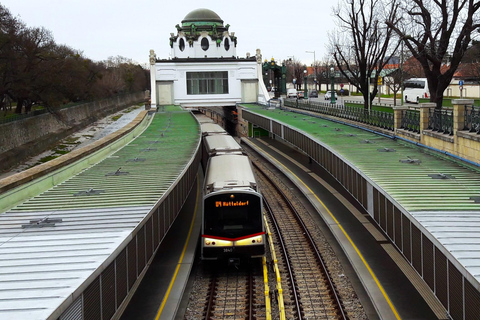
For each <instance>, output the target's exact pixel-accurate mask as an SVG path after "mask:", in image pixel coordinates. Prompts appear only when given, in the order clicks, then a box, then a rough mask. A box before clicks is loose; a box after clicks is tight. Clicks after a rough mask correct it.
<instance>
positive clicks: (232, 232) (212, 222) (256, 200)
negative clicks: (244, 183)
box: [203, 193, 263, 238]
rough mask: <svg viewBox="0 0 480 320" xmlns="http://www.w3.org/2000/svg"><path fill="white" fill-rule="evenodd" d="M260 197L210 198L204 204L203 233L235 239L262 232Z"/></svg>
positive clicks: (218, 196) (231, 196)
mask: <svg viewBox="0 0 480 320" xmlns="http://www.w3.org/2000/svg"><path fill="white" fill-rule="evenodd" d="M261 210H262V208H261V203H260V197H259V196H258V195H254V194H246V193H235V194H221V195H216V196H211V197H208V198H206V199H205V202H204V208H203V212H204V217H203V222H204V233H205V234H207V235H210V236H216V237H226V238H237V237H242V236H245V235H249V234H254V233H258V232H262V230H263V223H262V219H263V217H262V215H263V214H262V211H261Z"/></svg>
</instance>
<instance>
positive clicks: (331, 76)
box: [330, 64, 335, 104]
mask: <svg viewBox="0 0 480 320" xmlns="http://www.w3.org/2000/svg"><path fill="white" fill-rule="evenodd" d="M334 71H335V69H334V68H333V64H332V65H330V81H331V85H332V86H331V90H332V91H331V92H330V102H331V103H332V104H335V89H334V88H333V80H334V74H333V72H334Z"/></svg>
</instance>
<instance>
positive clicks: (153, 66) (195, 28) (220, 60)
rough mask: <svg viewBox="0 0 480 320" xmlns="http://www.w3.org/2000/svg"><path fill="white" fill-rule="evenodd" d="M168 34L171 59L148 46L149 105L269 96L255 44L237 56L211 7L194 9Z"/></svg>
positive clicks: (261, 99)
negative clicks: (252, 49) (158, 55)
mask: <svg viewBox="0 0 480 320" xmlns="http://www.w3.org/2000/svg"><path fill="white" fill-rule="evenodd" d="M175 27H176V29H177V34H176V35H175V34H174V33H171V34H170V47H171V48H172V53H171V58H169V59H157V58H156V56H155V52H154V51H153V50H150V74H151V82H152V83H151V88H152V97H151V99H152V105H153V106H156V105H169V104H177V105H181V106H182V107H209V106H235V105H236V103H239V102H266V100H268V99H269V95H268V92H267V89H266V87H265V85H264V83H263V81H259V79H262V65H261V63H262V57H261V54H260V50H258V49H257V53H256V55H255V56H253V57H251V56H250V54H249V53H247V54H246V57H244V58H239V57H238V56H237V53H236V46H237V37H236V36H235V33H234V32H230V31H229V28H230V25H228V24H227V25H225V26H224V25H223V20H222V19H220V17H219V16H218V15H217V14H216V13H215V12H213V11H211V10H208V9H197V10H194V11H192V12H190V13H189V14H187V15H186V16H185V18H184V19H183V20H182V25H181V26H180V25H178V24H177V25H176V26H175Z"/></svg>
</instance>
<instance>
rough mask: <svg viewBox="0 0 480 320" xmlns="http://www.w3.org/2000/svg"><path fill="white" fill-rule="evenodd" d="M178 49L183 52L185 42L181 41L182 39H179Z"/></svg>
mask: <svg viewBox="0 0 480 320" xmlns="http://www.w3.org/2000/svg"><path fill="white" fill-rule="evenodd" d="M178 48H179V49H180V51H183V50H185V40H183V38H180V42H179V43H178Z"/></svg>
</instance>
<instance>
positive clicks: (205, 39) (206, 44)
mask: <svg viewBox="0 0 480 320" xmlns="http://www.w3.org/2000/svg"><path fill="white" fill-rule="evenodd" d="M201 45H202V49H203V51H207V50H208V47H209V46H210V43H209V42H208V39H207V38H203V39H202V42H201Z"/></svg>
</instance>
